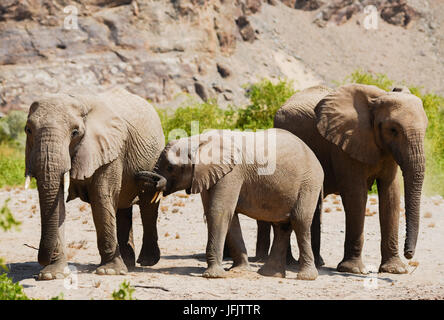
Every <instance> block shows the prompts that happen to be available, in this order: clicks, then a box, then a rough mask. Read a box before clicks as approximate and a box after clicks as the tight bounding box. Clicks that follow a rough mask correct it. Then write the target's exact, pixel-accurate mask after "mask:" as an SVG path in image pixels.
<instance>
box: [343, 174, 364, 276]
mask: <svg viewBox="0 0 444 320" xmlns="http://www.w3.org/2000/svg"><path fill="white" fill-rule="evenodd" d="M349 185H350V186H351V187H350V188H349V189H347V190H346V191H345V192H341V197H342V202H343V205H344V210H345V243H344V258H343V259H342V261H341V262H340V263H339V264H338V267H337V270H338V271H340V272H351V273H364V274H365V273H367V270H366V268H365V266H364V264H363V263H362V258H361V253H362V247H363V245H364V219H365V207H366V204H367V192H368V191H367V185H366V182H365V180H364V181H363V182H362V184H361V185H359V184H356V183H350V184H349Z"/></svg>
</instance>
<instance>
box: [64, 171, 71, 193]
mask: <svg viewBox="0 0 444 320" xmlns="http://www.w3.org/2000/svg"><path fill="white" fill-rule="evenodd" d="M69 180H70V176H69V171H66V172H65V174H64V175H63V192H64V193H65V194H66V193H67V192H68V190H69Z"/></svg>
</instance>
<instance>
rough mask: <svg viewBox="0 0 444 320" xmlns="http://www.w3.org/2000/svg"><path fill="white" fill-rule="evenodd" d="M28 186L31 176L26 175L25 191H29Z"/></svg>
mask: <svg viewBox="0 0 444 320" xmlns="http://www.w3.org/2000/svg"><path fill="white" fill-rule="evenodd" d="M30 184H31V176H29V175H27V176H26V179H25V190H28V189H29V185H30Z"/></svg>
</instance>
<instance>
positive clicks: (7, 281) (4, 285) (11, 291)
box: [0, 273, 29, 300]
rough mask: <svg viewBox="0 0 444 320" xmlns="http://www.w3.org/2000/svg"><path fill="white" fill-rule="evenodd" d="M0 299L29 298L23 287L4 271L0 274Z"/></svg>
mask: <svg viewBox="0 0 444 320" xmlns="http://www.w3.org/2000/svg"><path fill="white" fill-rule="evenodd" d="M0 300H29V298H28V297H27V296H26V294H25V292H24V291H23V287H22V286H21V285H20V284H18V283H14V282H13V281H12V279H11V278H8V276H7V275H6V274H5V273H4V274H1V275H0Z"/></svg>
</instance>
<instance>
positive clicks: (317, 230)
mask: <svg viewBox="0 0 444 320" xmlns="http://www.w3.org/2000/svg"><path fill="white" fill-rule="evenodd" d="M323 201H324V188H323V187H321V191H320V192H319V198H318V203H317V204H316V209H315V212H314V215H313V221H312V223H311V247H312V250H313V255H314V258H315V263H316V266H317V267H320V266H323V265H324V261H323V260H322V257H321V215H322V206H323Z"/></svg>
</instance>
